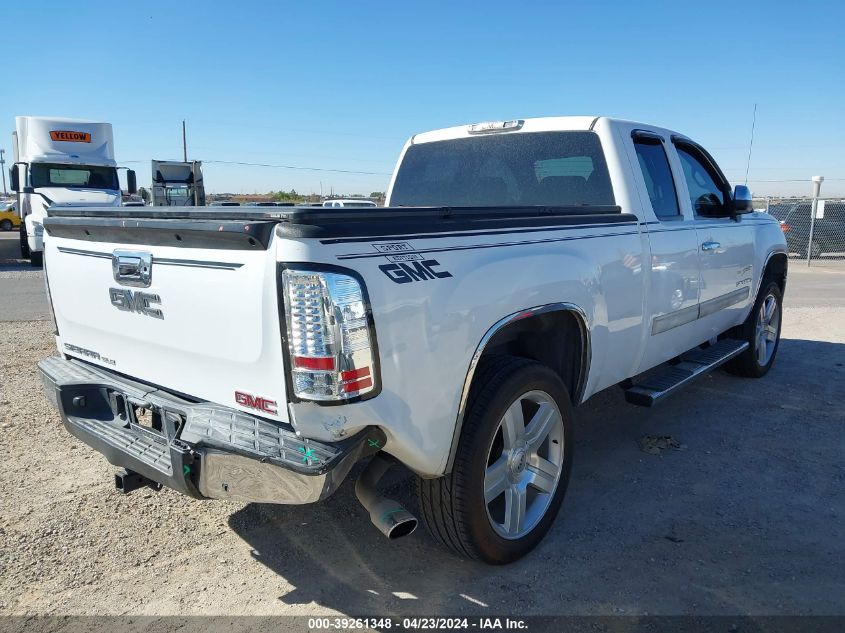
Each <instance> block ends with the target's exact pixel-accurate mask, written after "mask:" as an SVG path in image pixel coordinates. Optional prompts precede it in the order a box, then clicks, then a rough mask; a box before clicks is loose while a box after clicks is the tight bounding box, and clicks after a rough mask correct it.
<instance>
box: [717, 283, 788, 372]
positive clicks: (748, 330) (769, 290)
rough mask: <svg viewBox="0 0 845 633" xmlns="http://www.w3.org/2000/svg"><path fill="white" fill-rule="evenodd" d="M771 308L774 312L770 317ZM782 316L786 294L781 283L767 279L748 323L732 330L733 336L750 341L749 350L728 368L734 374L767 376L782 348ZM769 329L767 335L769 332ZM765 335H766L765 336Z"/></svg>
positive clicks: (727, 366) (746, 321)
mask: <svg viewBox="0 0 845 633" xmlns="http://www.w3.org/2000/svg"><path fill="white" fill-rule="evenodd" d="M770 309H773V310H774V311H773V312H772V313H771V315H770V316H767V314H768V313H769V310H770ZM782 319H783V296H782V295H781V291H780V286H778V285H777V283H775V282H774V281H771V280H768V279H764V280H763V284H762V285H761V286H760V292H759V293H758V294H757V300H756V301H755V302H754V307H753V308H752V310H751V313H750V314H749V315H748V318H747V319H746V320H745V323H743V324H742V325H740V326H739V327H738V328H736V329H735V330H734V331H733V333H732V334H733V335H732V338H736V339H739V340H741V341H748V349H747V350H745V351H744V352H743V353H742V354H740V355H739V356H737V357H736V358H734V359H733V360H731V361H730V362H729V363H728V364H727V365H726V366H725V368H726V369H727V370H728V371H729V372H731V373H732V374H736V375H738V376H746V377H747V378H761V377H762V376H765V375H766V374H767V373H768V371H769V369H770V368H771V366H772V364H773V363H774V362H775V356H777V352H778V347H780V328H781V321H782ZM759 328H762V330H761V329H759ZM767 328H768V330H767ZM767 331H768V335H766V332H767ZM764 335H766V337H765V339H764V338H763V336H764ZM772 337H773V338H772ZM763 346H765V348H763Z"/></svg>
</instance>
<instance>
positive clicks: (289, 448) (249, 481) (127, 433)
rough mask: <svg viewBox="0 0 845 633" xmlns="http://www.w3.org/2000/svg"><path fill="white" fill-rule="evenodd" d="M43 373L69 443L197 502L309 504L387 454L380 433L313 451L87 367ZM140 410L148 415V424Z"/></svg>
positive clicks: (47, 365) (46, 364)
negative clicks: (367, 460) (366, 460)
mask: <svg viewBox="0 0 845 633" xmlns="http://www.w3.org/2000/svg"><path fill="white" fill-rule="evenodd" d="M38 367H39V370H40V373H41V380H42V382H43V385H44V390H45V392H46V394H47V397H48V398H49V399H50V401H51V402H52V404H53V406H55V407H56V409H57V410H58V411H59V413H60V414H61V417H62V421H63V422H64V425H65V428H67V430H68V431H69V432H70V433H71V434H72V435H74V436H75V437H77V438H79V439H80V440H82V441H83V442H85V443H86V444H88V445H89V446H91V447H92V448H94V449H95V450H97V451H98V452H100V453H102V454H103V455H104V456H105V457H106V459H108V461H109V462H111V463H112V464H114V465H115V466H119V467H122V468H125V469H127V470H129V471H131V472H133V473H137V474H138V475H140V476H141V477H144V478H146V479H149V480H151V481H153V482H156V483H159V484H162V485H164V486H168V487H169V488H173V489H174V490H178V491H179V492H182V493H183V494H186V495H188V496H191V497H195V498H213V499H230V500H234V501H242V502H261V503H281V504H302V503H312V502H314V501H319V500H321V499H324V498H326V497H328V496H329V495H331V494H332V493H333V492H334V491H335V490H336V489H337V488H338V486H339V485H340V483H341V482H342V481H343V479H344V478H345V477H346V475H347V474H348V472H349V470H350V469H351V468H352V465H353V464H354V463H355V462H357V461H358V460H359V459H361V458H362V457H363V456H365V455H367V454H369V453H372V452H374V451H375V450H378V448H374V447H383V446H384V441H385V437H384V434H383V433H382V432H381V431H380V430H379V429H377V428H375V427H369V428H366V429H364V430H363V431H361V432H360V433H358V434H356V435H354V436H352V437H350V438H347V439H345V440H343V441H341V442H335V443H328V442H316V441H314V440H309V439H304V438H301V437H299V436H297V434H296V432H295V431H294V430H293V429H292V428H290V427H288V426H286V425H284V424H282V423H277V422H272V421H269V420H265V419H262V418H257V417H253V416H250V415H247V414H245V413H242V412H240V411H236V410H234V409H229V408H227V407H223V406H219V405H214V404H212V403H207V402H201V403H195V402H190V401H187V400H184V399H182V398H179V397H178V396H175V395H173V394H171V393H168V392H165V391H161V390H159V389H156V388H154V387H151V386H149V385H144V384H141V383H138V382H135V381H132V380H130V379H127V378H125V377H123V376H119V375H117V374H114V373H112V372H109V371H108V370H105V369H101V368H97V367H92V366H90V365H87V364H85V363H83V362H81V361H76V360H66V359H63V358H59V357H55V356H54V357H50V358H46V359H44V360H43V361H41V362H40V363H39V364H38ZM141 410H146V411H149V412H150V416H149V420H148V421H147V422H142V421H141V419H140V418H139V415H138V413H139V411H141ZM367 440H372V441H367Z"/></svg>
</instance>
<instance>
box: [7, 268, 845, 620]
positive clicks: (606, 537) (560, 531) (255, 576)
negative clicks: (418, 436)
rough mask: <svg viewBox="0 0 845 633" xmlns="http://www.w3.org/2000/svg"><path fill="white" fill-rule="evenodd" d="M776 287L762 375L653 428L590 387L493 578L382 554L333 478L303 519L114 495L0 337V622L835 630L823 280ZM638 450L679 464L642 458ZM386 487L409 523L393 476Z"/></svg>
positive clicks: (415, 542) (839, 499) (835, 420)
mask: <svg viewBox="0 0 845 633" xmlns="http://www.w3.org/2000/svg"><path fill="white" fill-rule="evenodd" d="M796 268H797V267H796ZM2 275H5V281H7V282H9V283H8V284H6V285H3V286H2V289H3V292H2V295H0V303H6V302H10V301H12V300H13V296H12V295H11V294H10V291H9V288H12V287H13V284H11V280H12V276H14V275H13V274H12V273H8V272H6V273H0V276H2ZM36 275H38V273H34V272H27V273H26V274H21V275H18V276H19V277H21V278H25V279H30V278H33V277H34V276H36ZM30 281H31V279H30ZM789 283H790V289H794V295H795V297H797V299H796V300H793V299H790V300H789V302H788V307H787V311H786V317H785V322H784V337H785V340H784V341H783V343H782V346H781V349H780V353H779V358H778V362H777V363H776V365H775V367H774V369H773V370H772V372H771V373H770V374H769V376H768V377H767V378H765V379H763V380H758V381H751V380H743V379H739V378H735V377H732V376H729V375H727V374H724V373H722V372H717V373H715V374H713V375H711V376H710V377H707V378H705V379H704V380H702V381H699V382H698V383H697V384H695V385H694V386H692V387H690V388H688V389H687V391H686V392H684V393H683V394H680V395H678V396H677V397H675V398H674V399H673V400H671V401H670V402H667V403H665V404H663V405H661V406H660V407H659V408H657V409H654V410H644V409H639V408H635V407H630V406H628V405H626V404H625V403H624V401H623V398H622V393H621V391H620V390H616V389H612V390H608V391H606V392H604V393H602V394H599V395H598V396H597V397H595V398H593V399H592V400H591V401H590V402H589V403H588V404H587V405H585V406H584V407H582V408H581V409H580V410H578V411H577V422H578V424H577V431H578V437H577V443H576V453H575V459H576V461H575V464H574V469H573V479H572V482H571V484H570V488H569V494H568V497H567V499H566V501H565V503H564V506H563V509H562V511H561V514H560V516H559V518H558V521H557V523H556V524H555V526H554V528H553V529H552V531H551V533H550V534H549V536H548V537H547V539H546V540H545V542H544V543H543V544H542V545H541V547H540V548H539V549H538V550H537V551H535V552H534V553H533V554H532V555H530V556H529V557H527V558H526V559H524V560H522V561H520V562H518V563H516V564H514V565H511V566H509V567H506V568H491V567H486V566H483V565H480V564H475V563H470V562H466V561H462V560H459V559H456V558H453V557H452V556H450V555H449V554H448V553H446V552H445V551H443V550H441V549H439V548H438V547H437V546H436V545H435V544H434V543H433V541H432V540H431V539H430V538H429V537H428V536H427V535H426V534H425V532H424V531H423V530H419V531H418V532H417V533H415V534H414V535H412V536H411V537H409V538H407V539H404V540H401V541H397V542H388V541H387V540H386V539H384V537H382V536H381V534H379V533H378V532H377V531H376V529H375V528H373V527H372V526H371V525H370V524H369V522H368V521H367V518H366V514H365V512H364V511H363V509H362V508H360V506H359V505H358V504H357V502H356V501H355V499H354V495H353V493H352V489H351V485H350V482H349V481H347V483H346V484H345V485H344V487H343V488H342V489H341V490H340V491H339V493H338V494H337V495H336V496H334V497H333V498H332V499H330V500H329V501H328V502H327V503H324V504H322V505H317V506H307V507H276V506H269V505H247V506H241V505H233V504H226V503H221V502H198V501H191V500H188V499H185V498H182V497H180V496H179V495H177V494H175V493H172V492H169V491H164V492H161V493H153V492H148V491H145V490H141V491H137V492H135V493H133V494H131V495H129V496H122V495H120V494H118V493H117V492H116V491H115V490H114V486H113V481H112V471H113V469H112V467H111V466H109V465H108V464H107V463H106V462H105V460H104V459H103V458H101V457H100V456H99V455H98V454H96V453H95V452H94V451H92V450H90V449H89V448H87V447H86V446H84V445H82V444H81V443H79V442H77V441H76V440H74V439H72V438H71V437H70V436H69V435H68V434H67V433H66V432H65V431H64V430H63V428H62V426H61V423H60V421H59V419H58V417H57V416H56V414H55V413H54V412H53V411H52V410H51V409H50V407H49V405H48V404H47V402H46V400H45V399H44V397H43V396H42V394H41V387H40V384H39V382H38V381H37V380H36V377H35V363H36V361H37V360H39V359H40V358H42V357H44V356H46V355H48V354H50V353H52V352H53V349H54V345H53V340H52V337H51V334H50V331H49V330H50V327H49V324H48V323H46V322H44V321H28V322H23V321H9V322H4V323H0V389H2V391H0V455H2V468H0V613H3V614H156V615H161V614H200V613H202V614H212V613H216V614H229V615H236V614H303V615H305V614H318V613H329V612H337V613H347V614H371V615H373V614H379V615H389V614H390V615H402V614H409V613H410V614H428V615H430V614H459V613H465V614H470V613H474V614H484V613H491V614H502V613H513V614H520V615H525V614H620V613H625V614H643V613H649V614H695V615H705V614H740V613H742V614H755V615H760V614H845V598H844V597H843V596H845V567H844V566H843V565H842V561H845V453H843V447H845V404H843V403H845V307H843V301H842V299H841V298H845V274H843V273H842V272H835V271H833V272H831V271H827V272H825V271H815V272H810V273H808V272H805V271H799V270H796V271H795V273H794V274H791V277H790V282H789ZM814 284H815V285H814ZM808 288H809V290H808ZM813 288H816V289H819V288H823V289H824V290H823V291H822V290H819V291H818V292H814V291H813ZM788 296H789V293H788ZM837 297H838V298H837ZM33 318H38V317H37V316H34V317H33ZM644 435H671V436H672V437H673V438H675V439H676V440H677V441H678V442H680V443H682V444H684V445H685V447H686V449H685V450H671V449H670V450H664V451H662V452H660V453H659V454H655V455H653V454H647V453H645V452H642V451H641V450H640V443H639V441H640V439H641V438H642V437H643V436H644ZM392 487H393V488H394V489H395V491H396V493H397V494H398V495H399V496H400V497H401V498H403V499H406V500H407V502H408V504H409V505H411V506H413V504H414V501H413V496H412V494H411V481H410V479H409V478H407V477H404V478H403V477H401V476H400V477H397V478H396V481H395V482H394V484H393V486H392Z"/></svg>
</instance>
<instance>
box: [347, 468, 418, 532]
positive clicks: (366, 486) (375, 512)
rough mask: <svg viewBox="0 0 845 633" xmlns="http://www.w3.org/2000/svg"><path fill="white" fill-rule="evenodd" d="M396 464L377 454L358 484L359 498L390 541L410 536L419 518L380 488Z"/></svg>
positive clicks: (356, 488) (356, 485) (356, 491)
mask: <svg viewBox="0 0 845 633" xmlns="http://www.w3.org/2000/svg"><path fill="white" fill-rule="evenodd" d="M392 465H393V461H392V460H391V459H389V458H387V457H386V456H385V455H384V454H383V453H377V454H376V455H375V457H373V459H372V460H371V461H370V463H369V464H367V465H366V467H365V468H364V470H363V472H362V473H361V474H360V475H359V477H358V481H357V482H355V496H357V497H358V500H359V501H360V502H361V505H363V506H364V508H366V510H367V512H369V513H370V521H372V522H373V525H375V526H376V527H377V528H378V529H379V531H380V532H381V533H382V534H384V535H385V536H386V537H387V538H389V539H390V540H392V541H393V540H396V539H398V538H402V537H403V536H408V535H409V534H411V533H412V532H413V531H414V530H416V529H417V525H418V524H419V521H418V520H417V517H415V516H414V515H413V514H411V513H410V512H408V511H407V510H406V509H405V508H404V507H402V504H400V503H399V502H397V501H394V500H393V499H388V498H386V497H383V496H382V495H381V493H379V491H378V489H377V485H378V482H379V480H380V479H381V478H382V476H383V475H384V473H386V472H387V471H388V469H389V468H390V467H391V466H392Z"/></svg>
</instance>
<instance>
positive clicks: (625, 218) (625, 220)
mask: <svg viewBox="0 0 845 633" xmlns="http://www.w3.org/2000/svg"><path fill="white" fill-rule="evenodd" d="M563 220H564V221H558V222H556V223H555V224H553V225H552V224H548V223H546V224H542V225H540V226H537V227H530V226H525V225H523V226H521V227H513V228H511V227H508V228H501V229H496V228H491V229H487V230H485V229H476V230H474V231H451V232H450V231H448V230H444V229H442V228H440V229H439V230H438V228H437V227H436V226H435V227H433V229H432V231H431V232H429V233H392V234H386V235H372V234H371V235H368V236H366V237H358V236H355V237H338V238H331V239H323V240H320V244H352V243H355V242H392V241H396V240H425V239H438V238H442V237H477V236H483V235H507V234H512V233H540V232H544V231H571V230H575V229H589V228H603V227H615V226H633V225H636V224H638V223H639V221H638V219H637V216H635V215H633V214H631V213H618V214H607V215H605V216H589V215H585V216H571V217H566V218H563ZM643 224H644V223H643Z"/></svg>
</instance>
